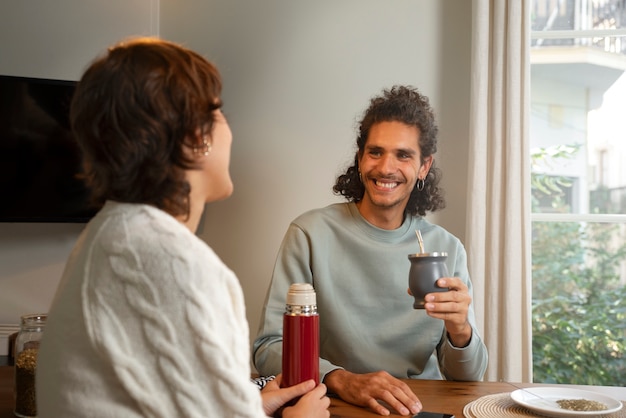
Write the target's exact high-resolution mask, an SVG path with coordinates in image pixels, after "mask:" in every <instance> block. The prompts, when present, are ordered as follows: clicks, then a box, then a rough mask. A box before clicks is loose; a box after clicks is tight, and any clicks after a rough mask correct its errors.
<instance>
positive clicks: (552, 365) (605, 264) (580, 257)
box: [532, 150, 626, 386]
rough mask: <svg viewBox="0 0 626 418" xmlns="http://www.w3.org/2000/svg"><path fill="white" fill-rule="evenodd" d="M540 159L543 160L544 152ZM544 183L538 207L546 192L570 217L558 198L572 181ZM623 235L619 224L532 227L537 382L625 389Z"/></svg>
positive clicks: (538, 178)
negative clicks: (621, 277)
mask: <svg viewBox="0 0 626 418" xmlns="http://www.w3.org/2000/svg"><path fill="white" fill-rule="evenodd" d="M539 154H541V155H543V156H545V155H546V153H545V150H542V151H540V152H539ZM537 155H538V154H536V155H535V156H533V157H534V158H535V157H536V156H537ZM561 157H563V156H562V155H561ZM542 177H543V178H547V176H543V175H535V174H533V182H532V189H533V202H535V201H537V200H536V198H539V197H542V196H541V195H542V194H543V195H545V194H546V193H548V194H549V195H550V196H552V197H553V198H554V200H553V203H554V204H553V208H552V209H553V210H554V211H561V212H567V211H568V208H567V207H565V206H564V204H563V201H562V199H561V197H562V194H561V193H562V190H561V187H567V180H566V179H554V178H551V179H550V181H549V183H546V182H543V180H542ZM538 184H540V185H542V187H537V185H538ZM543 198H544V200H545V196H543ZM623 231H624V229H623V225H620V224H610V223H579V222H533V236H532V239H533V244H532V261H533V272H532V278H533V286H532V292H533V293H532V309H533V310H532V321H533V324H532V328H533V344H532V345H533V375H534V381H535V382H541V383H569V384H589V385H608V386H611V385H620V386H621V385H624V384H625V383H626V286H624V284H623V282H622V281H621V279H620V268H621V263H622V261H624V260H625V259H626V236H625V234H624V232H623Z"/></svg>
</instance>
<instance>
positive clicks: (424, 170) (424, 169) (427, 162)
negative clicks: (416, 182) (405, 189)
mask: <svg viewBox="0 0 626 418" xmlns="http://www.w3.org/2000/svg"><path fill="white" fill-rule="evenodd" d="M433 161H435V157H434V156H432V155H431V156H429V157H426V158H424V161H423V162H422V166H421V167H420V172H419V178H421V179H424V178H426V176H427V175H428V172H429V171H430V167H432V165H433Z"/></svg>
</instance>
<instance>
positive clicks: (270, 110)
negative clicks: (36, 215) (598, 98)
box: [0, 0, 471, 336]
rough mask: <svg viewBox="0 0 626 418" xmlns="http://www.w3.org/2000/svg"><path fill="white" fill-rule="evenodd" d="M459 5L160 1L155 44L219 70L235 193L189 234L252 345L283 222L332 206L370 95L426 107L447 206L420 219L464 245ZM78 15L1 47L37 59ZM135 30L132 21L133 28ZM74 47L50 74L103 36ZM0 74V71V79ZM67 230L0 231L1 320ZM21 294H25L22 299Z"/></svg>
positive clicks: (58, 258)
mask: <svg viewBox="0 0 626 418" xmlns="http://www.w3.org/2000/svg"><path fill="white" fill-rule="evenodd" d="M42 3H44V4H47V3H46V2H42ZM57 3H58V2H57ZM65 3H66V4H69V3H71V4H73V5H75V6H77V7H78V5H80V4H83V3H82V2H80V1H78V0H76V1H74V2H69V1H68V0H66V1H65ZM122 3H123V4H124V5H126V4H135V3H132V2H131V3H127V2H125V1H123V0H118V1H116V2H113V3H111V2H108V3H102V4H106V6H100V7H101V8H105V9H106V10H107V11H108V13H107V15H108V16H113V15H115V16H117V15H120V13H119V11H120V10H125V8H126V6H124V7H122ZM16 7H17V6H16ZM24 7H26V6H24ZM47 7H51V6H47ZM470 7H471V2H469V1H454V0H422V1H414V0H404V1H400V0H394V1H391V2H380V1H375V0H344V1H341V2H337V1H333V0H319V1H309V2H305V1H299V0H265V1H263V2H252V1H243V0H212V1H204V0H202V1H201V0H195V1H190V0H185V1H182V0H181V1H175V0H161V1H160V18H159V22H158V25H159V33H160V35H161V36H162V37H163V38H166V39H170V40H173V41H177V42H182V43H185V44H186V45H187V46H189V47H191V48H193V49H196V50H198V51H199V52H200V53H202V54H204V55H205V56H207V57H208V58H209V59H211V60H212V61H214V62H215V63H216V64H217V66H218V67H219V68H220V70H221V72H222V73H223V77H224V83H225V86H224V95H223V98H224V103H225V106H224V111H225V113H226V116H227V117H228V119H229V122H230V124H231V128H232V130H233V134H234V144H233V153H232V163H231V174H232V177H233V180H234V183H235V192H234V194H233V196H232V197H231V198H230V199H228V200H226V201H223V202H219V203H215V204H212V205H209V206H208V208H207V211H206V213H205V216H204V219H203V222H202V224H201V226H200V229H199V232H198V233H199V235H200V236H201V237H202V238H203V239H204V240H206V241H207V242H208V243H209V244H210V245H211V246H212V247H213V248H214V249H215V250H216V252H217V253H218V254H219V255H220V256H221V257H222V258H223V260H224V261H225V262H226V263H227V264H228V265H229V266H230V267H231V268H232V269H233V270H234V271H235V273H237V275H238V276H239V278H240V280H241V283H242V286H243V289H244V293H245V297H246V301H247V309H248V319H249V322H250V327H251V334H252V336H254V334H255V333H256V329H257V327H258V321H259V316H260V313H261V308H262V303H263V299H264V296H265V292H266V289H267V285H268V283H269V279H270V275H271V270H272V266H273V263H274V258H275V256H276V252H277V250H278V246H279V245H280V241H281V239H282V236H283V233H284V232H285V230H286V228H287V226H288V223H289V221H290V220H291V219H292V218H294V217H295V216H297V215H298V214H300V213H301V212H303V211H305V210H308V209H310V208H313V207H319V206H323V205H326V204H329V203H332V202H336V201H340V200H339V198H337V197H336V196H334V195H333V194H332V185H333V183H334V179H335V177H336V175H338V174H339V173H340V172H341V171H342V170H343V169H344V168H345V166H346V164H347V163H349V162H350V160H351V159H352V158H353V152H354V149H353V143H354V138H355V127H356V123H357V121H358V119H359V117H360V116H361V113H362V111H363V110H364V109H365V108H366V107H367V104H368V100H369V98H370V97H371V96H372V95H374V94H377V93H379V92H380V90H381V89H382V88H383V87H388V86H391V85H392V84H396V83H405V84H413V85H415V86H417V87H419V88H420V89H421V90H422V92H423V93H425V94H426V95H428V96H429V97H430V98H431V102H432V105H433V107H434V108H435V110H436V112H437V117H438V120H439V124H440V151H439V153H438V154H437V162H438V164H439V165H440V167H441V168H442V169H443V171H444V180H443V186H444V187H445V189H446V191H447V200H448V207H447V208H446V209H445V210H444V211H442V212H440V213H438V214H436V215H434V216H431V219H432V220H434V221H436V222H438V223H440V224H442V225H443V226H444V227H446V228H448V229H449V230H450V231H451V232H453V233H454V234H456V235H458V236H459V237H460V238H461V239H463V237H464V231H465V216H464V214H465V206H466V196H465V194H466V192H465V184H466V181H465V179H466V177H467V176H466V170H467V161H466V155H467V149H468V146H467V131H468V127H469V121H468V117H469V111H468V103H469V79H470V78H469V68H470V56H469V50H470V24H471V17H470ZM1 8H3V9H4V8H6V6H4V5H3V6H1ZM78 8H79V9H81V11H80V13H78V12H76V13H74V12H70V11H68V10H69V9H72V10H74V8H70V7H66V8H65V9H67V10H66V13H67V15H65V14H64V15H60V14H57V18H56V19H55V20H54V22H53V23H51V24H49V25H48V26H47V29H45V30H44V31H43V32H42V31H40V32H39V33H38V35H37V36H33V38H27V39H26V40H22V39H18V40H16V41H15V42H17V45H18V46H16V47H14V48H13V49H15V50H21V49H22V46H23V48H28V49H29V50H30V51H31V52H32V55H36V56H37V57H39V58H38V59H41V60H43V58H41V57H40V56H39V54H45V51H44V49H45V48H43V47H42V45H46V46H47V47H50V44H54V45H56V44H57V42H56V41H66V40H68V39H70V38H71V39H73V38H74V36H71V37H69V36H68V35H67V34H66V35H59V37H58V38H57V35H56V31H57V30H59V31H63V30H67V26H71V23H73V22H74V21H75V20H76V19H78V18H81V17H82V15H83V14H84V13H87V9H88V7H87V6H85V7H82V6H80V7H78ZM0 11H3V10H0ZM96 12H97V11H96ZM124 13H125V12H124ZM124 13H121V14H124ZM0 15H1V16H5V14H4V13H0ZM42 16H45V14H43V15H42ZM20 19H21V20H20V23H21V24H20V23H17V22H15V23H14V24H13V25H12V26H11V27H12V29H11V31H10V32H9V30H8V29H0V39H2V41H0V48H2V49H0V57H2V58H0V59H2V60H3V61H4V56H5V55H4V51H5V50H6V49H5V48H6V44H7V41H6V40H7V39H8V38H7V37H6V36H5V35H8V34H9V33H13V32H18V30H19V33H22V32H23V27H24V25H25V23H28V24H29V25H30V22H31V21H32V17H30V16H26V14H24V15H22V16H20ZM146 19H148V20H149V21H150V22H152V20H150V18H149V17H146ZM3 20H7V18H6V17H3V18H0V28H2V27H3V23H6V22H3ZM109 20H114V19H112V18H110V19H109ZM38 23H41V22H38ZM91 23H92V24H95V23H96V22H91ZM145 23H146V21H141V22H138V23H137V24H138V28H139V26H141V25H142V24H145ZM151 24H153V23H151ZM34 26H36V25H34ZM83 26H84V25H83ZM131 27H132V25H131ZM141 27H142V28H143V26H141ZM122 29H124V30H128V28H122ZM124 30H120V31H119V32H124ZM138 30H141V29H138ZM95 32H98V31H95ZM112 32H118V31H115V30H112ZM107 35H111V32H107ZM44 36H46V37H47V36H49V37H52V39H54V41H50V40H44V39H43V37H44ZM80 37H81V38H84V39H82V40H81V42H83V45H82V46H81V47H80V48H79V50H80V51H82V52H81V53H80V54H79V55H81V56H80V57H78V56H75V57H72V59H71V60H70V61H71V62H68V61H66V60H67V55H68V54H70V53H73V52H72V51H75V50H76V49H75V48H74V46H72V45H71V44H69V45H64V46H58V47H57V51H56V53H55V56H56V58H55V59H54V60H53V61H55V63H52V64H48V65H49V68H57V67H59V68H58V69H57V70H55V72H57V73H63V74H71V75H75V74H78V73H79V72H80V70H81V69H82V68H83V67H84V64H85V63H86V61H88V60H89V59H91V57H92V55H94V53H95V51H98V50H100V49H101V48H102V47H101V45H104V42H105V41H107V44H108V43H110V42H108V41H109V40H108V39H104V38H107V36H97V39H95V38H96V37H94V39H92V35H91V34H90V31H88V30H84V31H82V30H81V35H80ZM111 42H112V40H111ZM85 43H91V44H90V45H86V44H85ZM87 51H89V52H87ZM87 56H88V57H89V58H87ZM47 59H50V57H48V58H47ZM33 60H34V58H33ZM57 60H58V61H61V62H58V63H57V62H56V61H57ZM50 62H51V61H50ZM35 64H36V63H34V62H32V60H28V61H25V62H24V63H23V65H17V64H16V65H12V66H11V70H12V71H15V72H19V73H24V72H25V73H30V74H32V73H37V72H38V71H39V68H41V67H40V65H35ZM3 67H4V68H6V63H4V62H3V63H2V64H0V72H2V71H3V70H4V68H3ZM60 67H63V68H60ZM80 228H81V226H80V225H78V226H77V225H49V224H45V225H27V224H14V225H11V224H0V323H3V322H7V321H14V320H15V318H16V317H17V316H18V315H19V313H25V312H31V311H39V310H44V309H46V308H47V306H49V302H50V300H51V298H52V293H53V291H52V289H53V288H54V287H56V283H57V281H58V277H59V275H60V274H61V271H62V266H63V263H64V261H65V258H66V256H67V253H68V252H69V248H70V247H71V243H72V242H73V240H74V239H75V238H74V237H75V236H76V234H77V233H78V231H79V230H80ZM31 289H35V290H36V291H35V292H33V293H36V294H37V296H36V297H33V298H29V299H28V300H25V299H24V296H25V295H28V294H30V293H31V292H30V290H31Z"/></svg>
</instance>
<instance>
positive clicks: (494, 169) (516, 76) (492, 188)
mask: <svg viewBox="0 0 626 418" xmlns="http://www.w3.org/2000/svg"><path fill="white" fill-rule="evenodd" d="M529 3H530V0H473V2H472V74H471V104H470V106H471V110H470V118H471V119H470V155H469V161H470V163H469V176H468V212H467V217H468V218H467V225H468V227H467V231H466V237H467V242H466V246H467V250H468V257H469V268H470V271H471V273H472V281H473V283H474V285H475V293H474V303H475V305H476V315H477V320H478V325H479V327H481V328H480V329H481V330H482V333H483V338H484V339H485V343H486V345H487V349H488V350H489V366H488V368H487V374H486V376H485V380H489V381H498V380H504V381H510V382H530V381H532V345H531V343H532V341H531V339H532V335H531V304H530V300H531V253H530V240H531V237H530V226H531V220H530V156H529V145H528V142H529V114H528V113H529V107H530V106H529V100H530V61H529V39H530V12H529Z"/></svg>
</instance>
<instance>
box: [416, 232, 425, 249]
mask: <svg viewBox="0 0 626 418" xmlns="http://www.w3.org/2000/svg"><path fill="white" fill-rule="evenodd" d="M415 235H417V242H419V244H420V253H422V254H423V253H424V240H423V239H422V233H421V232H420V230H419V229H416V230H415Z"/></svg>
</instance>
